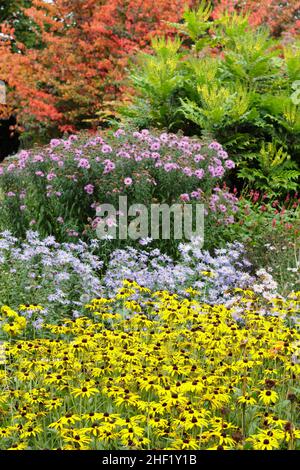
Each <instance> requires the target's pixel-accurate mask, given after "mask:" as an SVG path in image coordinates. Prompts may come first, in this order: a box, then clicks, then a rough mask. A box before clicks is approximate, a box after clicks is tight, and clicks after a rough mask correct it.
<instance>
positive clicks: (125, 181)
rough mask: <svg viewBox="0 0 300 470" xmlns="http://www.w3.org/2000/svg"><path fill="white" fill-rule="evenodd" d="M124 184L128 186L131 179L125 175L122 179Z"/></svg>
mask: <svg viewBox="0 0 300 470" xmlns="http://www.w3.org/2000/svg"><path fill="white" fill-rule="evenodd" d="M124 184H126V186H130V185H131V184H132V179H131V178H129V176H127V178H125V179H124Z"/></svg>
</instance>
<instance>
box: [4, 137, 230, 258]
mask: <svg viewBox="0 0 300 470" xmlns="http://www.w3.org/2000/svg"><path fill="white" fill-rule="evenodd" d="M232 167H234V163H233V161H232V160H230V159H229V157H228V154H227V152H225V151H224V150H223V148H222V146H221V145H220V144H218V143H217V142H210V143H204V142H200V141H199V140H197V139H191V138H189V137H185V136H182V135H175V134H167V133H150V132H149V131H148V130H143V131H141V132H137V131H133V132H132V131H130V132H129V131H127V132H125V131H124V130H122V129H119V130H118V131H116V132H115V133H114V134H112V133H110V134H106V135H105V136H102V135H100V134H96V135H93V136H86V135H78V136H77V135H71V136H70V137H69V138H68V139H65V140H60V139H53V140H52V141H51V142H50V145H49V146H48V147H47V148H44V149H41V150H34V151H25V150H23V151H21V152H20V153H19V154H18V156H17V159H14V160H12V161H11V162H8V164H7V165H6V166H4V167H2V168H1V167H0V188H1V199H2V201H1V208H0V216H1V224H2V227H3V228H4V229H6V230H7V229H8V230H11V231H12V233H13V234H14V235H17V236H19V237H24V236H25V232H26V230H27V229H30V228H32V229H34V230H37V231H39V232H40V233H41V235H44V236H47V235H55V236H56V238H57V240H58V241H68V240H75V239H76V238H77V237H78V236H80V237H83V238H89V237H92V238H95V236H96V235H95V230H96V228H97V226H98V223H99V217H96V215H97V208H98V207H101V204H104V203H110V204H112V205H114V207H115V208H116V209H118V205H119V196H127V198H128V199H127V204H128V207H129V206H130V205H132V204H134V203H139V204H144V205H145V206H146V207H147V208H148V207H149V206H150V204H151V203H166V204H169V205H172V204H173V203H179V204H193V205H194V204H196V203H203V204H204V205H205V211H206V219H207V227H208V228H210V230H211V228H212V226H216V229H217V228H218V229H221V228H222V226H224V225H228V224H230V223H233V221H234V213H235V212H236V210H237V206H236V202H237V198H236V197H235V196H234V194H230V193H229V191H228V190H227V189H224V188H223V187H221V182H222V179H223V177H224V176H225V174H226V171H227V170H228V169H230V168H232ZM173 242H174V240H173ZM173 242H172V241H169V240H161V241H158V242H157V243H158V244H164V246H165V248H166V249H169V248H170V246H171V244H172V243H173ZM118 243H123V244H124V243H125V244H127V243H129V241H126V240H125V241H124V242H122V241H109V240H107V244H106V245H107V249H108V250H109V251H111V249H112V248H114V247H116V244H118Z"/></svg>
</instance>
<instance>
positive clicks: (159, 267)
mask: <svg viewBox="0 0 300 470" xmlns="http://www.w3.org/2000/svg"><path fill="white" fill-rule="evenodd" d="M179 250H180V255H181V256H180V258H179V260H177V262H174V261H173V260H172V259H171V258H170V257H169V256H167V255H165V254H163V253H161V252H160V251H159V250H158V249H154V250H152V251H149V252H148V251H145V250H136V249H134V248H129V249H127V250H116V251H114V253H113V254H112V256H111V259H110V263H109V265H108V269H107V272H106V275H105V277H104V279H103V282H104V285H105V286H107V287H109V290H110V291H111V293H112V295H113V294H114V293H115V292H116V289H117V288H119V287H120V286H121V285H122V281H123V279H126V278H130V279H132V280H134V281H136V282H137V283H138V284H140V285H142V286H145V287H148V288H150V289H154V290H164V289H166V290H169V291H172V292H174V293H179V294H181V295H187V293H186V289H188V288H189V287H191V288H193V289H196V290H198V291H199V296H200V298H201V300H202V301H204V302H209V303H224V302H226V301H227V300H228V299H230V298H232V296H233V293H232V289H233V288H235V287H240V288H247V287H250V286H251V285H252V284H253V283H254V280H255V277H254V276H252V275H251V274H250V272H251V263H250V262H249V261H248V260H247V259H246V258H245V256H244V253H243V252H244V247H243V245H242V244H240V243H237V242H235V243H232V244H228V245H227V246H226V248H220V249H215V252H214V254H213V255H212V254H210V253H209V252H208V251H206V250H201V249H200V248H199V247H198V243H197V240H195V241H193V242H191V243H183V244H180V245H179Z"/></svg>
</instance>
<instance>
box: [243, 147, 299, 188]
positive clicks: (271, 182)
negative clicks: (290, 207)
mask: <svg viewBox="0 0 300 470" xmlns="http://www.w3.org/2000/svg"><path fill="white" fill-rule="evenodd" d="M253 163H255V166H254V167H253V168H251V167H249V165H247V164H246V161H244V162H243V167H242V168H241V169H240V171H239V173H238V174H239V176H240V177H242V178H244V179H245V180H246V181H248V182H249V183H251V184H252V186H253V187H255V188H258V189H262V190H267V189H271V190H273V191H274V192H275V193H276V192H280V191H290V190H297V186H298V185H297V180H298V178H299V176H300V171H299V170H298V169H297V165H296V163H295V162H293V161H291V157H290V155H288V154H287V152H285V151H284V150H283V148H282V147H280V148H279V149H278V148H277V146H276V144H274V143H272V142H268V143H267V144H265V143H264V144H263V146H262V148H261V150H260V152H259V154H256V155H254V156H253V159H252V164H253Z"/></svg>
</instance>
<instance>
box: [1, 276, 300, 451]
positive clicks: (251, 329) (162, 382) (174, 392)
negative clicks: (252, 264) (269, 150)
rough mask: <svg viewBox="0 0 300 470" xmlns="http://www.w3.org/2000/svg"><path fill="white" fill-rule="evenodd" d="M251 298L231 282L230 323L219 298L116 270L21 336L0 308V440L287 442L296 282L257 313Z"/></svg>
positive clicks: (30, 444) (81, 445)
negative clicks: (234, 290) (61, 313)
mask: <svg viewBox="0 0 300 470" xmlns="http://www.w3.org/2000/svg"><path fill="white" fill-rule="evenodd" d="M133 292H136V293H137V294H140V293H143V297H144V296H145V295H146V296H148V298H147V299H146V300H143V301H142V302H140V301H139V298H137V300H136V301H132V300H129V299H130V297H131V295H132V293H133ZM259 303H260V299H259V296H257V295H256V294H255V293H254V292H253V291H249V290H244V291H243V292H242V296H241V299H240V305H241V306H242V307H243V309H244V324H243V326H242V327H241V324H240V322H239V320H235V319H234V318H233V316H232V312H231V309H230V308H226V307H225V306H224V305H216V306H210V305H208V304H205V303H198V302H197V301H196V300H194V299H193V298H191V299H190V300H188V299H180V298H179V297H178V296H176V295H171V294H170V293H168V292H167V291H157V292H153V293H151V292H150V291H149V290H147V289H145V288H142V287H140V286H138V285H137V284H136V283H135V282H133V281H132V282H130V281H127V282H125V283H124V285H123V287H122V288H121V289H120V290H119V292H118V293H117V295H116V296H115V298H114V299H105V298H98V299H94V300H93V301H92V302H90V303H89V304H88V305H87V309H88V310H89V311H90V313H89V314H88V316H86V317H85V318H79V319H76V320H71V321H70V320H65V321H64V322H62V323H61V325H52V324H45V325H43V328H42V330H41V331H40V332H39V334H38V337H37V338H36V339H33V340H26V339H24V338H22V337H21V336H20V335H21V330H22V331H24V334H25V333H26V330H25V328H26V324H25V323H24V322H23V325H21V324H20V318H22V316H20V315H19V314H18V312H16V311H14V310H12V309H10V308H9V307H7V306H6V307H3V308H2V310H1V316H2V335H4V336H6V337H10V338H14V339H12V340H11V341H10V342H5V343H4V347H5V358H4V361H5V362H6V367H5V368H3V369H2V370H1V371H0V379H1V416H2V423H1V425H2V427H1V429H0V443H1V448H2V449H32V448H34V449H45V448H47V449H58V448H62V449H149V448H150V449H153V448H155V449H180V450H181V449H257V450H272V449H299V439H300V430H299V422H297V414H296V409H297V408H296V406H297V405H296V403H297V400H298V398H297V395H298V389H297V385H296V384H297V379H298V378H299V374H300V365H299V342H300V337H299V331H298V330H297V326H292V325H288V323H289V322H290V317H291V316H293V315H294V314H295V313H296V312H297V311H299V307H300V293H293V294H291V296H290V298H289V299H288V300H287V301H281V300H280V299H277V302H276V299H274V301H273V306H270V307H269V309H268V311H267V312H266V314H265V315H262V314H261V313H260V309H259ZM21 308H22V309H24V308H26V307H24V306H22V307H21ZM36 308H41V307H39V306H37V307H36ZM275 310H276V315H273V313H274V311H275ZM91 317H92V318H91ZM9 323H10V324H11V325H12V330H10V329H8V328H7V327H6V325H7V324H9ZM14 324H17V325H18V328H14ZM3 325H4V326H3ZM283 401H285V403H286V405H285V406H284V407H283V406H282V402H283Z"/></svg>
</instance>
